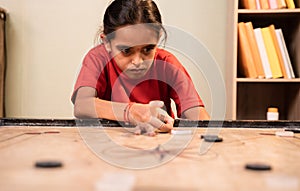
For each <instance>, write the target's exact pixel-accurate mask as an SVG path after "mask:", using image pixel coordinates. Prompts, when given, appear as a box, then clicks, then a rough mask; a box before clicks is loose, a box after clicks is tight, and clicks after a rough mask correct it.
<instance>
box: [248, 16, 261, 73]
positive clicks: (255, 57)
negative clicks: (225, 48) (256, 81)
mask: <svg viewBox="0 0 300 191" xmlns="http://www.w3.org/2000/svg"><path fill="white" fill-rule="evenodd" d="M245 26H246V29H247V36H248V41H249V44H250V49H251V53H252V57H253V61H254V65H255V69H256V72H257V77H258V78H264V77H265V74H264V69H263V65H262V61H261V58H260V54H259V50H258V45H257V42H256V38H255V34H254V29H253V25H252V22H247V23H245Z"/></svg>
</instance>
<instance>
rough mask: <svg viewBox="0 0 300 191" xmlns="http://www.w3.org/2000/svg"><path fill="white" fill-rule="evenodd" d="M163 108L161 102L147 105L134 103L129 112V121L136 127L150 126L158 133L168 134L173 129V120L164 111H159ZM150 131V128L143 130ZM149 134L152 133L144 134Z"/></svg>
mask: <svg viewBox="0 0 300 191" xmlns="http://www.w3.org/2000/svg"><path fill="white" fill-rule="evenodd" d="M163 106H164V103H163V102H162V101H151V102H150V103H149V104H139V103H134V104H133V105H132V106H131V107H130V110H129V111H128V112H129V121H130V122H131V123H132V124H135V125H136V126H137V128H138V127H144V126H145V125H142V124H144V123H146V124H148V125H147V126H149V125H150V126H152V127H154V128H157V129H159V130H160V131H164V132H170V131H171V130H172V129H173V124H174V119H173V118H172V117H171V116H169V115H168V113H167V112H166V111H164V110H163V109H161V107H163ZM147 129H149V131H152V130H153V129H152V128H143V129H142V130H143V131H145V130H146V131H147ZM146 133H151V134H152V132H146Z"/></svg>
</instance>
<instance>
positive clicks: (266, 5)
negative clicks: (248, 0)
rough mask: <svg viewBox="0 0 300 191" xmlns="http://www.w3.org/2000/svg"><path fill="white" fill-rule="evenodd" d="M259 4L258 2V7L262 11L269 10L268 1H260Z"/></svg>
mask: <svg viewBox="0 0 300 191" xmlns="http://www.w3.org/2000/svg"><path fill="white" fill-rule="evenodd" d="M259 2H260V7H261V8H262V9H269V8H270V6H269V2H268V0H260V1H259Z"/></svg>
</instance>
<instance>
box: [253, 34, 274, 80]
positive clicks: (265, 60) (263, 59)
mask: <svg viewBox="0 0 300 191" xmlns="http://www.w3.org/2000/svg"><path fill="white" fill-rule="evenodd" d="M254 34H255V39H256V42H257V46H258V51H259V55H260V58H261V62H262V65H263V69H264V73H265V78H267V79H269V78H272V77H273V76H272V71H271V66H270V63H269V59H268V55H267V51H266V47H265V43H264V40H263V36H262V34H261V28H256V29H254Z"/></svg>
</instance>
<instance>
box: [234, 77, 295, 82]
mask: <svg viewBox="0 0 300 191" xmlns="http://www.w3.org/2000/svg"><path fill="white" fill-rule="evenodd" d="M236 82H243V83H247V82H251V83H253V82H257V83H261V82H263V83H291V82H294V83H300V78H294V79H249V78H236Z"/></svg>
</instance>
